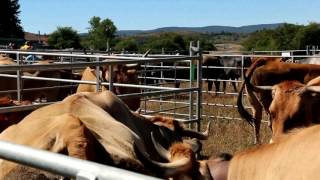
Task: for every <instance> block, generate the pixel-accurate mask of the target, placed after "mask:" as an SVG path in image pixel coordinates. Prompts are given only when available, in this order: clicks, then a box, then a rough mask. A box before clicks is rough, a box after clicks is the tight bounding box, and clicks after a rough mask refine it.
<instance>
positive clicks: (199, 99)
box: [197, 41, 202, 131]
mask: <svg viewBox="0 0 320 180" xmlns="http://www.w3.org/2000/svg"><path fill="white" fill-rule="evenodd" d="M197 48H198V51H199V53H198V55H199V60H198V61H197V88H198V92H197V119H198V121H197V130H198V131H200V125H201V124H200V121H201V118H202V112H201V110H202V109H201V107H202V51H201V49H200V41H198V42H197Z"/></svg>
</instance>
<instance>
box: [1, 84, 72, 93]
mask: <svg viewBox="0 0 320 180" xmlns="http://www.w3.org/2000/svg"><path fill="white" fill-rule="evenodd" d="M71 87H77V85H65V86H50V87H41V88H27V89H21V90H22V91H23V92H30V91H43V90H50V89H61V88H62V89H63V88H71ZM15 92H17V90H7V91H0V94H9V93H15Z"/></svg>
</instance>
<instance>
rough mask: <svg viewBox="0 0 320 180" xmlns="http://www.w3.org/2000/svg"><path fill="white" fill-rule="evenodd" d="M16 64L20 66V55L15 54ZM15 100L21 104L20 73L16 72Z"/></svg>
mask: <svg viewBox="0 0 320 180" xmlns="http://www.w3.org/2000/svg"><path fill="white" fill-rule="evenodd" d="M17 64H18V66H20V54H19V52H17ZM17 100H18V101H19V102H21V71H20V69H18V70H17Z"/></svg>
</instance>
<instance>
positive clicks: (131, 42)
mask: <svg viewBox="0 0 320 180" xmlns="http://www.w3.org/2000/svg"><path fill="white" fill-rule="evenodd" d="M114 49H115V50H118V51H122V50H126V51H138V43H137V41H136V40H135V39H133V38H125V39H122V40H121V41H119V42H118V43H117V44H116V45H115V47H114Z"/></svg>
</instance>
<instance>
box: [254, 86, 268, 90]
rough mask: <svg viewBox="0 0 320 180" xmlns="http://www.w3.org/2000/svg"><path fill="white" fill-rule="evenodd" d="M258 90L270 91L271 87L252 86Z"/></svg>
mask: <svg viewBox="0 0 320 180" xmlns="http://www.w3.org/2000/svg"><path fill="white" fill-rule="evenodd" d="M254 87H255V88H256V89H258V90H272V86H254Z"/></svg>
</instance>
